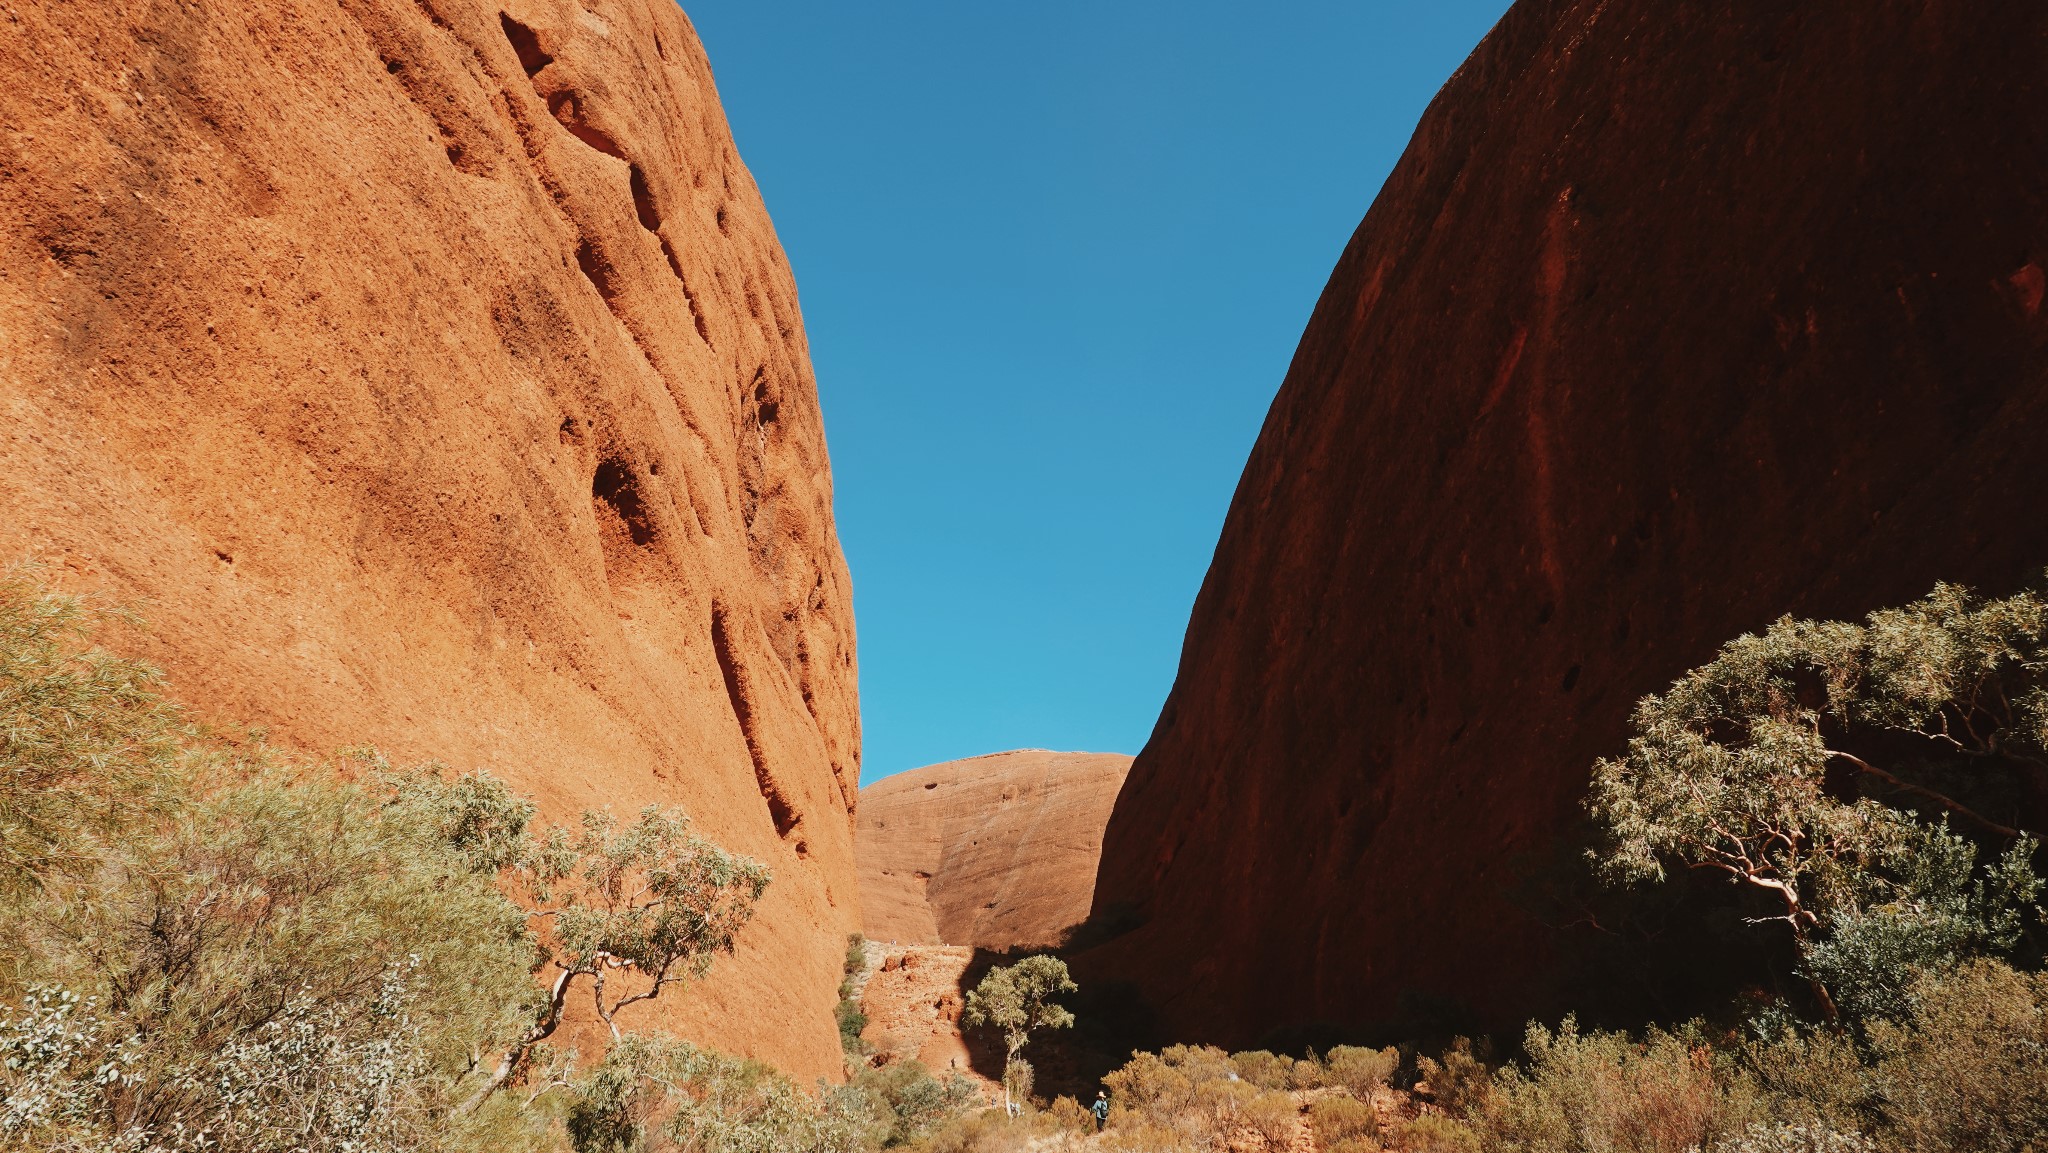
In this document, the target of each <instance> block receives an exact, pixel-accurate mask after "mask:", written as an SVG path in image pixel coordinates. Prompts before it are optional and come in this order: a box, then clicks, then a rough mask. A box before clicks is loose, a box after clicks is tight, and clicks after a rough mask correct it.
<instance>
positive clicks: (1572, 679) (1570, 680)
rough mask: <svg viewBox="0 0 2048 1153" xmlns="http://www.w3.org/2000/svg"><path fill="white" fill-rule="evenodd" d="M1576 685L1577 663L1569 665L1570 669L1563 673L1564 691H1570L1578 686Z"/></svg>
mask: <svg viewBox="0 0 2048 1153" xmlns="http://www.w3.org/2000/svg"><path fill="white" fill-rule="evenodd" d="M1578 685H1579V666H1577V665H1573V666H1572V667H1571V669H1570V671H1568V672H1566V673H1565V674H1564V691H1565V692H1571V691H1572V690H1573V689H1575V688H1577V687H1578Z"/></svg>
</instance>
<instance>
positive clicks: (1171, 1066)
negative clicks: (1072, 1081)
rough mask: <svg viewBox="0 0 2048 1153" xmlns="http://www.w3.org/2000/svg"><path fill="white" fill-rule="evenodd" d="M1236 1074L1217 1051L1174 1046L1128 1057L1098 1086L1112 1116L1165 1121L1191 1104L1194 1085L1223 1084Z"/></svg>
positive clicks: (1228, 1061)
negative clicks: (1107, 1099) (1105, 1095)
mask: <svg viewBox="0 0 2048 1153" xmlns="http://www.w3.org/2000/svg"><path fill="white" fill-rule="evenodd" d="M1236 1072H1237V1070H1236V1068H1235V1067H1234V1066H1233V1065H1232V1063H1231V1060H1230V1058H1229V1057H1228V1056H1226V1055H1225V1054H1224V1053H1223V1051H1222V1050H1221V1049H1214V1048H1209V1047H1206V1046H1194V1045H1174V1046H1171V1047H1169V1048H1167V1049H1164V1050H1161V1051H1160V1052H1158V1053H1134V1054H1132V1055H1131V1059H1130V1060H1129V1061H1128V1062H1126V1063H1125V1064H1124V1066H1123V1067H1122V1068H1120V1069H1117V1070H1116V1071H1114V1072H1112V1073H1110V1074H1109V1075H1108V1076H1106V1077H1104V1078H1103V1079H1102V1082H1103V1084H1104V1085H1107V1086H1108V1087H1109V1092H1110V1104H1111V1107H1112V1109H1113V1111H1114V1112H1113V1114H1112V1115H1113V1116H1114V1115H1116V1114H1121V1113H1124V1112H1131V1113H1137V1114H1140V1115H1144V1116H1149V1117H1166V1116H1171V1115H1173V1114H1176V1113H1179V1112H1181V1111H1183V1110H1184V1109H1186V1108H1187V1107H1188V1106H1190V1105H1191V1104H1192V1103H1193V1101H1194V1096H1195V1086H1196V1085H1198V1084H1207V1083H1212V1082H1216V1081H1226V1080H1228V1079H1229V1077H1230V1075H1231V1074H1233V1073H1236Z"/></svg>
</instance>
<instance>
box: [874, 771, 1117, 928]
mask: <svg viewBox="0 0 2048 1153" xmlns="http://www.w3.org/2000/svg"><path fill="white" fill-rule="evenodd" d="M1130 767H1131V758H1129V757H1127V756H1124V755H1122V754H1120V753H1055V752H1050V751H1048V750H1046V749H1019V750H1017V751H1014V752H1008V753H990V754H989V755H987V756H982V757H970V758H968V759H967V760H964V761H948V762H946V763H944V764H938V765H928V766H926V767H924V768H922V769H912V770H910V771H909V772H905V773H898V774H896V775H895V776H892V777H885V778H883V779H882V780H879V781H876V782H875V783H874V784H872V785H869V786H867V787H866V788H864V789H862V790H861V802H860V821H859V830H858V832H857V834H856V855H857V857H858V860H859V863H860V890H861V907H862V909H863V911H864V913H865V915H866V920H867V935H868V936H869V937H871V938H873V939H875V940H877V941H900V942H903V943H905V944H940V943H943V944H947V945H972V946H975V947H977V948H982V949H991V950H997V951H1001V950H1006V949H1016V948H1036V947H1040V946H1049V945H1056V944H1059V943H1060V941H1061V939H1062V938H1063V937H1064V935H1065V934H1066V932H1067V930H1069V929H1071V928H1073V927H1074V926H1075V925H1077V924H1079V923H1080V922H1081V921H1082V920H1084V919H1086V917H1087V916H1088V905H1089V898H1090V896H1091V895H1092V894H1093V892H1094V888H1095V865H1096V860H1097V858H1098V857H1099V856H1100V855H1101V852H1102V829H1103V825H1104V824H1106V823H1107V822H1108V820H1109V811H1110V806H1111V805H1113V804H1114V803H1115V801H1116V793H1117V789H1119V788H1120V787H1122V785H1123V781H1124V774H1126V773H1127V772H1129V771H1130Z"/></svg>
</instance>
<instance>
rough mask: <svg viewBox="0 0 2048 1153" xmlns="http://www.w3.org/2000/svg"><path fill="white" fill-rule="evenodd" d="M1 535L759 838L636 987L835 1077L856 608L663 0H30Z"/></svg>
mask: <svg viewBox="0 0 2048 1153" xmlns="http://www.w3.org/2000/svg"><path fill="white" fill-rule="evenodd" d="M7 16H8V20H9V23H8V24H7V25H6V29H7V34H6V36H5V37H0V74H4V75H5V76H6V77H7V84H6V85H5V86H4V88H0V413H4V414H5V415H4V421H0V561H11V560H13V559H14V558H17V557H21V556H23V555H34V556H37V557H40V558H42V559H43V560H44V561H46V562H48V564H50V565H51V566H53V567H54V568H55V569H56V570H57V571H56V575H57V576H58V577H59V578H60V579H62V580H63V581H64V583H67V584H73V585H84V586H90V587H95V588H98V589H102V590H104V591H106V592H107V593H109V594H110V595H111V596H112V597H114V598H116V599H119V600H123V601H130V602H136V603H138V604H139V605H140V607H142V608H143V610H144V611H145V613H146V614H147V616H148V618H149V620H150V624H151V629H150V631H149V632H148V633H147V634H146V635H144V636H140V637H137V638H133V639H132V647H133V648H134V649H135V650H136V651H138V652H139V653H140V654H141V655H143V656H146V657H147V658H149V659H151V660H153V661H155V662H157V663H159V664H161V665H162V666H163V667H164V668H165V669H166V670H167V671H168V672H169V674H170V679H171V684H172V687H173V689H174V691H176V692H177V693H179V694H180V695H182V696H183V697H184V698H185V699H186V700H188V701H189V702H190V703H192V704H193V705H195V706H196V707H197V708H199V709H200V710H202V711H203V712H206V713H209V714H212V715H216V716H223V717H228V718H236V719H242V720H247V721H252V722H260V723H262V724H264V725H267V726H268V727H269V728H270V730H271V733H272V735H273V739H274V740H278V741H281V742H284V743H287V744H289V745H293V746H297V747H300V748H304V749H309V750H315V751H322V750H332V749H334V748H337V747H339V746H343V745H353V744H361V743H374V744H376V745H378V746H381V747H382V748H383V749H384V750H385V751H387V752H388V753H390V754H391V755H392V756H394V757H398V758H414V759H423V758H439V759H442V760H445V761H447V762H449V763H450V764H452V765H455V766H457V767H460V768H465V769H466V768H471V767H482V768H488V769H491V770H493V771H495V772H497V773H499V774H501V775H503V776H504V777H506V778H507V779H509V780H510V781H511V782H512V783H513V784H514V785H515V786H516V787H518V788H519V789H521V790H524V791H526V792H529V793H532V794H534V795H535V796H536V797H537V798H538V799H539V801H540V803H541V807H542V810H543V813H544V815H545V816H548V817H551V818H554V819H557V820H560V819H566V818H569V817H571V816H573V815H574V813H575V811H576V810H578V809H581V808H583V807H585V806H601V805H610V806H612V807H613V808H614V809H617V810H619V811H621V812H630V811H632V810H635V809H637V808H639V807H640V806H641V805H643V804H647V803H650V802H662V803H669V804H679V805H681V806H683V807H684V808H686V809H687V810H688V811H689V812H690V813H691V814H692V815H693V816H694V817H695V818H696V820H697V822H698V826H699V828H700V830H701V831H702V832H704V833H705V834H706V835H708V836H710V837H712V838H714V839H716V840H718V841H720V842H722V843H724V844H726V845H728V846H730V847H732V848H734V849H737V850H739V851H742V852H746V853H750V854H753V855H755V856H757V857H760V858H762V859H764V860H765V861H767V862H768V863H769V864H770V865H771V866H772V867H773V869H774V871H775V880H774V884H773V885H772V886H771V888H770V889H769V892H768V896H767V900H766V902H765V904H764V905H763V907H762V909H761V912H760V915H759V917H758V918H757V919H756V921H755V923H754V924H753V925H752V926H751V927H750V928H749V929H748V930H747V931H746V933H745V934H743V936H742V937H741V940H740V946H739V952H738V955H737V956H735V957H731V958H726V959H723V960H721V961H720V962H719V964H718V966H717V967H716V969H715V970H714V971H713V974H712V976H711V978H710V979H709V980H708V981H707V982H705V983H703V984H702V985H700V986H694V987H692V988H691V989H690V990H688V992H687V994H686V995H685V996H682V997H674V998H664V999H663V1000H662V1001H661V1002H657V1003H654V1004H653V1005H651V1006H649V1009H650V1012H649V1013H648V1015H647V1016H646V1017H644V1018H643V1019H642V1021H641V1022H640V1024H643V1025H644V1024H665V1025H668V1026H672V1027H677V1028H680V1029H682V1030H683V1031H684V1032H686V1033H687V1034H688V1035H690V1036H693V1037H696V1038H698V1039H700V1040H704V1041H707V1042H709V1043H711V1044H715V1045H717V1046H720V1047H722V1048H725V1049H730V1050H736V1051H738V1052H741V1053H745V1054H749V1055H753V1056H757V1057H761V1058H764V1059H767V1060H769V1061H772V1062H774V1063H775V1064H777V1065H780V1066H782V1067H783V1068H785V1069H787V1070H789V1071H790V1072H792V1073H794V1074H796V1075H797V1076H798V1077H800V1078H802V1079H806V1080H808V1079H810V1078H812V1077H816V1076H825V1077H834V1078H836V1077H838V1076H839V1075H840V1072H841V1060H840V1052H839V1040H838V1036H837V1034H836V1032H835V1030H834V1027H833V1023H832V1007H833V1004H834V1002H835V999H836V991H835V990H836V987H837V985H838V982H839V979H840V971H839V970H840V964H841V957H842V954H843V951H844V945H845V938H846V935H847V934H849V933H852V932H854V931H856V930H857V929H858V928H859V924H860V907H859V900H860V896H859V892H858V890H857V887H856V884H855V879H854V871H853V839H852V810H853V808H854V805H855V797H856V794H855V790H856V782H857V781H858V778H859V768H860V765H859V756H860V730H859V720H858V718H859V712H858V707H857V701H856V695H855V668H854V636H853V613H852V607H851V603H850V599H849V597H850V591H849V582H848V578H847V572H846V565H845V562H844V561H843V559H842V558H841V555H840V550H839V543H838V539H837V537H836V535H835V532H834V529H833V519H832V486H831V474H830V470H829V465H828V462H827V459H826V453H825V441H824V433H823V430H822V427H821V423H820V419H819V414H818V406H817V396H816V384H815V381H814V379H813V377H812V372H811V366H810V360H809V355H808V350H807V346H806V344H805V339H804V331H803V323H802V320H801V318H800V315H799V312H798V308H797V297H796V287H795V284H794V282H793V281H792V279H791V277H790V271H789V266H788V263H787V261H786V260H785V259H784V257H783V254H782V250H781V248H780V247H779V246H778V244H777V242H776V238H775V232H774V229H773V228H772V227H771V225H770V224H769V221H768V216H767V213H766V211H765V210H764V209H763V207H762V204H761V198H760V195H759V193H758V192H757V191H756V190H755V187H754V182H753V180H752V178H751V177H750V176H749V175H748V173H747V169H746V167H745V166H744V165H743V164H741V162H740V159H739V156H738V155H737V154H736V152H735V151H734V148H733V143H732V138H731V135H730V133H729V132H728V131H727V128H726V123H725V117H724V114H723V113H722V112H721V110H720V108H719V103H718V95H717V91H716V89H715V88H714V86H713V84H712V77H711V68H710V65H709V64H708V62H707V61H706V59H705V57H704V52H703V49H702V47H701V46H700V45H699V44H698V42H697V38H696V35H695V34H694V32H693V31H692V30H691V27H690V24H689V22H688V20H687V19H686V18H685V17H684V16H683V15H682V13H681V12H680V11H679V10H678V9H677V8H676V7H675V5H674V4H672V3H669V2H667V0H583V2H579V3H569V2H567V0H502V2H493V3H490V4H485V3H482V2H480V0H417V2H416V0H341V2H340V3H335V2H334V0H322V2H318V3H316V2H313V0H266V2H265V3H261V4H244V3H232V4H196V5H195V4H155V5H140V6H138V5H129V4H119V3H114V2H112V0H64V2H62V3H58V2H54V0H42V2H37V0H21V2H17V3H16V4H14V5H12V6H10V7H9V8H8V10H7Z"/></svg>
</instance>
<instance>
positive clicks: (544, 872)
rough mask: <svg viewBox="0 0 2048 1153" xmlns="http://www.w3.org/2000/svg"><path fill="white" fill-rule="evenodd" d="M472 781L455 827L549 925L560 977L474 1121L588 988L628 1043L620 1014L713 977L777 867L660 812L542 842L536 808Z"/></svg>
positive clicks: (600, 815) (453, 799) (450, 807)
mask: <svg viewBox="0 0 2048 1153" xmlns="http://www.w3.org/2000/svg"><path fill="white" fill-rule="evenodd" d="M465 783H466V785H467V787H466V788H461V789H457V790H455V791H453V792H450V793H448V794H447V796H448V804H447V805H446V806H444V812H443V816H442V820H443V823H444V827H450V828H455V829H461V830H465V831H467V832H468V833H469V835H470V837H471V840H470V841H468V842H465V843H467V844H473V845H474V846H475V847H474V848H473V849H472V851H473V852H476V853H479V854H482V855H483V856H485V857H488V858H489V859H491V860H493V861H496V862H498V863H499V864H500V876H501V877H502V878H503V879H504V881H505V883H506V884H507V886H508V887H509V888H510V889H511V890H512V891H513V892H514V893H515V894H517V895H518V896H519V897H520V903H521V904H522V905H523V906H525V907H526V908H527V909H528V910H529V913H528V916H529V917H530V918H531V919H532V920H533V921H534V922H535V923H536V925H537V926H538V928H537V930H536V933H535V936H536V939H537V940H538V942H539V944H540V947H541V952H542V956H543V963H542V968H543V970H544V973H545V975H546V976H547V978H548V980H549V995H548V997H547V999H546V1001H545V1003H544V1005H543V1007H542V1009H541V1011H540V1012H539V1013H538V1014H536V1015H535V1017H534V1018H533V1022H532V1024H531V1025H529V1026H528V1027H527V1028H526V1029H525V1030H524V1031H522V1032H521V1033H519V1034H518V1036H517V1037H516V1038H514V1039H513V1041H512V1043H511V1044H510V1045H509V1046H507V1047H506V1048H505V1050H504V1051H503V1054H502V1055H501V1056H500V1058H499V1060H498V1063H497V1067H496V1069H495V1070H494V1071H493V1072H492V1074H491V1076H490V1078H489V1080H487V1081H486V1082H485V1083H484V1084H483V1085H482V1086H480V1087H479V1088H478V1089H477V1091H476V1092H475V1093H474V1094H473V1095H472V1096H471V1097H470V1098H469V1099H468V1100H467V1101H466V1102H465V1103H464V1105H463V1110H464V1111H465V1112H468V1111H470V1110H473V1109H475V1108H477V1107H478V1106H480V1105H481V1104H482V1103H483V1102H484V1100H486V1099H487V1098H488V1097H489V1096H490V1095H491V1094H492V1093H494V1092H496V1091H497V1090H498V1089H500V1088H502V1087H503V1086H504V1085H505V1084H506V1083H507V1082H509V1081H510V1080H511V1079H512V1077H513V1076H514V1074H515V1073H517V1072H518V1070H519V1068H520V1066H521V1064H522V1063H523V1062H525V1060H526V1059H527V1056H528V1054H529V1053H530V1052H531V1051H532V1050H533V1048H534V1046H536V1045H538V1044H540V1043H541V1042H543V1041H546V1040H547V1039H548V1038H549V1037H551V1036H553V1034H554V1032H555V1030H556V1029H557V1028H559V1027H560V1025H561V1022H562V1014H563V1010H564V1007H565V1006H566V1004H567V1002H568V998H569V995H570V993H571V992H573V991H575V990H576V989H577V988H578V987H579V984H580V985H582V986H584V987H587V988H588V991H589V996H590V1004H591V1006H592V1008H593V1009H594V1010H595V1011H596V1014H597V1016H598V1018H599V1019H600V1020H601V1021H603V1022H604V1024H605V1025H606V1026H607V1027H608V1028H609V1029H610V1030H611V1034H612V1037H613V1039H614V1040H617V1039H618V1038H620V1037H622V1036H623V1035H624V1034H623V1030H622V1029H621V1028H620V1025H619V1021H618V1017H619V1014H620V1012H621V1011H623V1010H625V1009H627V1008H630V1007H631V1006H633V1005H635V1004H638V1003H640V1002H642V1001H649V1000H652V999H654V998H656V997H659V996H661V994H662V993H663V992H664V991H666V990H667V989H668V988H669V987H670V986H672V985H676V984H680V983H682V982H683V981H686V980H688V979H691V978H696V977H701V976H703V975H704V973H705V972H707V971H708V970H709V968H710V966H711V962H712V959H713V958H714V957H715V956H716V955H717V954H719V953H729V952H731V951H732V947H733V941H734V939H735V938H736V937H737V936H738V934H739V931H740V929H741V928H742V927H744V926H745V925H746V923H747V922H748V921H749V920H750V919H752V917H753V915H754V909H755V906H756V905H757V904H758V903H759V902H760V899H761V896H762V894H763V893H764V892H765V891H766V890H767V888H768V882H769V870H768V867H767V866H766V865H763V864H761V863H760V862H759V861H756V860H754V859H752V858H750V857H743V856H739V855H736V854H733V853H729V852H727V851H725V850H724V849H722V848H720V847H719V846H717V845H714V844H712V843H711V842H709V841H706V840H704V839H703V838H701V837H698V836H696V835H695V834H693V833H691V832H690V831H689V818H687V817H685V816H684V815H683V814H682V813H681V812H680V811H678V810H674V809H664V808H661V807H659V806H651V805H650V806H648V807H647V808H645V809H642V810H641V811H640V815H639V816H638V817H637V818H636V819H635V820H633V821H631V822H628V823H624V824H622V823H621V822H620V821H619V820H618V819H617V818H616V817H614V816H613V815H612V814H611V813H609V812H586V813H584V814H583V821H582V824H581V826H580V827H579V828H577V829H574V830H570V829H565V828H562V827H559V826H556V827H553V828H550V829H548V830H547V831H546V832H545V833H543V834H541V835H540V836H538V837H532V836H529V835H528V834H527V832H526V829H525V821H526V818H527V815H528V814H529V813H530V812H531V810H530V809H529V808H526V807H524V806H523V804H522V803H521V802H518V801H517V800H516V799H515V798H513V797H512V796H511V795H510V793H509V792H508V791H506V790H504V789H503V787H502V786H501V785H498V784H496V782H494V781H492V780H491V779H490V778H488V777H480V776H479V777H470V778H466V779H465ZM614 977H618V978H620V980H619V981H618V983H617V984H616V985H614V984H613V979H614Z"/></svg>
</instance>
